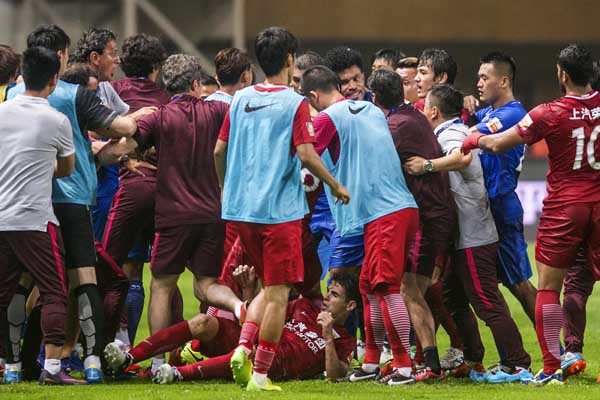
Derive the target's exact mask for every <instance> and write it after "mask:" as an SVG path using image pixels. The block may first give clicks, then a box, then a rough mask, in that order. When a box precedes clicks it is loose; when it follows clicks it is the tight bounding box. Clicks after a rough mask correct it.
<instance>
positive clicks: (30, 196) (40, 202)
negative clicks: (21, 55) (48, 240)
mask: <svg viewBox="0 0 600 400" xmlns="http://www.w3.org/2000/svg"><path fill="white" fill-rule="evenodd" d="M74 152H75V149H74V147H73V133H72V130H71V123H70V122H69V119H68V118H67V117H66V116H65V115H64V114H61V113H60V112H58V111H56V110H55V109H54V108H52V107H51V106H50V104H49V103H48V100H46V99H44V98H40V97H30V96H24V95H17V96H16V97H15V98H14V99H13V100H9V101H7V102H5V103H2V104H0V154H2V156H1V157H0V231H42V232H45V231H46V229H47V225H48V222H51V223H53V224H55V225H58V221H57V219H56V217H55V215H54V212H53V211H52V176H53V174H54V162H55V161H56V158H57V157H60V158H64V157H67V156H70V155H71V154H73V153H74Z"/></svg>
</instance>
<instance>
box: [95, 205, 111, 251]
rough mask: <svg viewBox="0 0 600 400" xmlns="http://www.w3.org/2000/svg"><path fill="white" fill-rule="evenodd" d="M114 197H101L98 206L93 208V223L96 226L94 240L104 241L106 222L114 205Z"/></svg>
mask: <svg viewBox="0 0 600 400" xmlns="http://www.w3.org/2000/svg"><path fill="white" fill-rule="evenodd" d="M112 201H113V196H99V197H97V198H96V205H95V206H93V207H92V221H93V225H94V238H95V239H96V240H100V241H101V240H102V237H103V236H104V228H105V227H106V220H107V219H108V213H109V212H110V207H111V205H112Z"/></svg>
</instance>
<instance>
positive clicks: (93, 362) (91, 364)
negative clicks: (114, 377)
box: [83, 355, 102, 369]
mask: <svg viewBox="0 0 600 400" xmlns="http://www.w3.org/2000/svg"><path fill="white" fill-rule="evenodd" d="M101 366H102V364H101V363H100V357H98V356H94V355H92V356H87V357H86V358H85V360H83V368H85V369H88V368H98V369H100V367H101Z"/></svg>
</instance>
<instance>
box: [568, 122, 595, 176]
mask: <svg viewBox="0 0 600 400" xmlns="http://www.w3.org/2000/svg"><path fill="white" fill-rule="evenodd" d="M598 134H600V125H598V126H596V127H595V128H594V130H593V131H592V134H591V135H590V141H589V142H588V144H587V149H586V150H587V161H588V163H589V164H590V167H592V168H593V169H595V170H600V162H599V161H596V156H595V155H594V153H595V151H594V150H595V149H594V146H595V144H596V139H598ZM571 137H573V138H577V147H576V148H575V162H574V163H573V169H581V162H582V161H583V150H584V147H585V130H584V127H583V126H582V127H581V128H577V129H573V132H572V134H571Z"/></svg>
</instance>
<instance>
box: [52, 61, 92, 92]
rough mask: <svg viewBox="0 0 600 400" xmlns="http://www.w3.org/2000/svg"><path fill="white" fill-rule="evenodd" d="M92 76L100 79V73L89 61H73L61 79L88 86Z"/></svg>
mask: <svg viewBox="0 0 600 400" xmlns="http://www.w3.org/2000/svg"><path fill="white" fill-rule="evenodd" d="M91 77H93V78H96V79H98V73H97V72H96V70H95V69H94V68H92V67H91V66H90V65H89V64H88V63H72V64H69V66H68V67H67V70H66V71H65V72H64V73H63V74H62V76H61V77H60V79H61V80H63V81H65V82H68V83H73V84H75V85H81V86H83V87H87V85H88V83H89V81H90V78H91Z"/></svg>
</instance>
